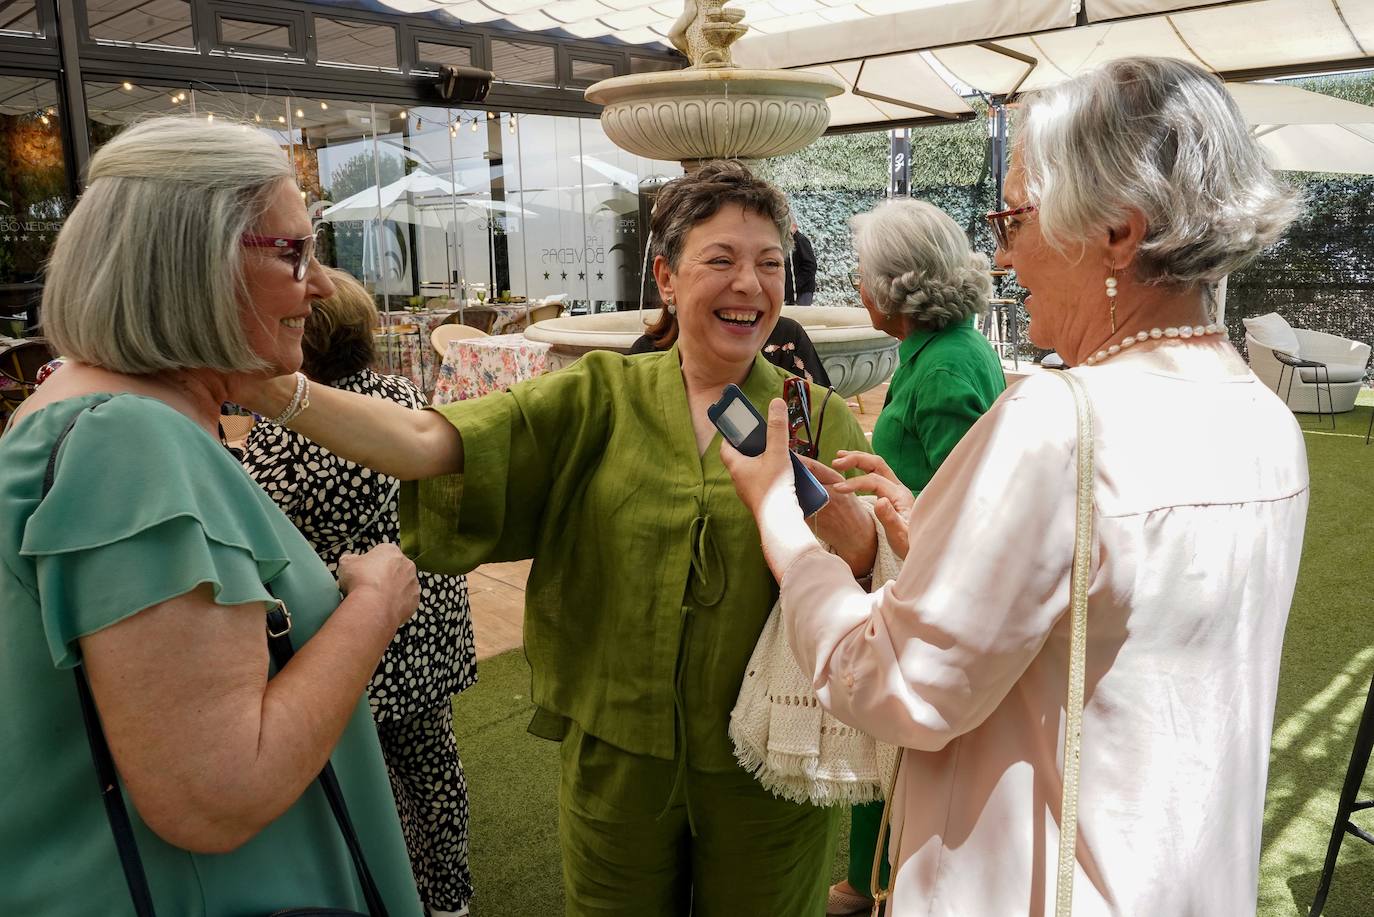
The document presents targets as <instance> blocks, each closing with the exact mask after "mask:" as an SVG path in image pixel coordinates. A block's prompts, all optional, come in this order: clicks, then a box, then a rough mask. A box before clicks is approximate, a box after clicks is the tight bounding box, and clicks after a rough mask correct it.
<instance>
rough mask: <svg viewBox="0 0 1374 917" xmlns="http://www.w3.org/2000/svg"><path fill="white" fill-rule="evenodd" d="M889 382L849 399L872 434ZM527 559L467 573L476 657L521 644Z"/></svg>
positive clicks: (482, 656)
mask: <svg viewBox="0 0 1374 917" xmlns="http://www.w3.org/2000/svg"><path fill="white" fill-rule="evenodd" d="M886 397H887V384H886V383H883V384H882V385H880V386H878V387H877V388H875V389H873V390H871V391H868V392H864V394H863V395H862V396H861V400H862V403H863V410H862V411H860V410H859V404H858V402H857V401H853V400H851V401H850V402H849V407H850V409H851V410H852V411H853V412H854V416H855V418H857V419H858V421H859V426H861V427H862V428H863V429H864V432H865V433H869V434H872V432H873V423H874V421H876V420H877V419H878V411H879V410H881V409H882V406H883V399H884V398H886ZM529 572H530V562H529V561H527V560H524V561H517V562H514V563H505V564H486V565H484V566H481V567H478V568H477V569H476V570H474V571H473V572H472V573H470V574H468V596H469V598H470V600H471V602H472V628H473V632H474V635H475V637H476V640H477V658H478V659H486V658H487V657H488V656H496V655H498V654H500V653H504V652H506V651H507V650H512V649H515V648H516V647H518V646H520V643H521V621H522V619H523V617H524V611H525V580H526V578H527V577H528V576H529Z"/></svg>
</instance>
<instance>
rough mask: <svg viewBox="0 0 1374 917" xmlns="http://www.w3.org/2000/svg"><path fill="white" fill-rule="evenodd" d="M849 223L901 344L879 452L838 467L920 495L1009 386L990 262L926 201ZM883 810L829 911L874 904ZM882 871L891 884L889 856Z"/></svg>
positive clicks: (866, 292) (860, 276)
mask: <svg viewBox="0 0 1374 917" xmlns="http://www.w3.org/2000/svg"><path fill="white" fill-rule="evenodd" d="M850 224H851V225H852V227H853V230H854V251H855V252H856V253H857V255H858V257H859V270H858V271H857V272H856V275H855V276H854V286H855V290H856V291H857V292H858V294H859V298H860V299H861V300H862V301H863V305H864V308H865V309H867V310H868V314H869V318H870V319H871V320H872V322H873V327H874V328H876V329H878V330H879V331H883V332H886V333H887V334H890V335H892V336H893V337H895V338H897V339H898V340H899V341H901V342H902V343H901V346H900V347H899V348H898V350H897V354H898V361H899V362H898V365H897V371H896V372H895V373H893V375H892V381H891V383H890V384H889V385H888V389H887V400H886V402H884V404H883V410H882V413H881V414H879V415H878V422H877V423H876V424H874V426H873V451H874V452H875V453H876V455H868V454H863V455H859V456H852V457H850V456H842V457H841V458H840V459H839V461H838V462H837V464H836V467H837V468H842V469H845V470H849V469H853V468H855V467H862V468H863V469H864V470H866V471H876V470H877V469H878V468H879V467H880V465H881V464H882V463H886V465H887V466H888V468H890V471H891V473H895V476H896V477H897V479H898V480H900V481H901V482H902V484H904V485H906V488H907V489H908V490H910V491H911V492H912V493H913V494H918V493H920V492H921V490H922V489H924V488H925V486H926V484H927V483H929V482H930V479H931V478H932V477H933V476H934V475H935V472H936V470H937V469H938V468H939V467H940V465H941V463H942V462H944V460H945V458H946V457H947V456H948V455H949V454H950V452H952V451H953V449H954V447H955V445H956V444H957V443H958V442H959V440H960V439H962V438H963V436H964V434H965V433H967V432H968V429H969V427H971V426H973V424H974V423H975V422H976V421H977V420H978V418H979V417H982V416H983V414H984V413H985V412H986V411H987V410H988V408H990V407H992V403H993V402H994V401H996V400H997V397H998V396H999V395H1001V394H1002V392H1003V391H1004V390H1005V389H1006V387H1007V382H1006V376H1005V375H1004V374H1003V372H1002V364H1001V362H1000V361H999V360H998V359H997V353H996V352H995V351H994V350H993V349H992V345H991V344H989V343H988V341H987V338H985V337H983V335H982V334H980V333H979V332H978V330H977V329H976V328H974V327H973V316H975V315H978V314H980V313H982V312H985V311H986V310H987V307H988V299H989V297H991V295H992V279H991V277H990V275H989V274H988V261H987V259H986V258H985V257H984V256H982V255H980V254H977V253H976V252H974V251H972V250H971V249H970V248H969V244H968V239H967V238H966V237H965V236H964V232H963V230H961V229H960V228H959V226H958V224H957V223H955V222H954V220H952V219H951V218H950V217H949V215H948V214H946V213H945V212H944V211H943V210H941V209H940V208H938V207H936V206H934V205H933V204H928V203H926V202H925V201H918V200H913V199H911V198H901V199H897V200H891V201H886V202H884V203H882V204H879V205H878V206H877V207H876V208H874V209H873V210H872V211H871V212H869V213H864V214H859V215H858V216H855V217H854V218H853V219H852V220H851V221H850ZM883 470H884V471H886V470H887V469H883ZM886 511H888V510H887V509H886V508H882V509H880V510H879V512H880V513H882V512H886ZM882 814H883V805H882V803H881V802H876V803H868V804H866V805H859V806H854V808H853V809H852V811H851V814H850V821H849V871H848V876H847V879H846V881H843V882H839V883H837V884H836V885H834V886H832V887H831V889H830V895H829V901H828V903H827V905H826V913H827V914H861V913H867V912H868V911H869V909H870V908H872V906H873V900H872V897H871V896H872V890H871V889H870V888H869V884H870V881H871V878H872V870H873V854H874V851H875V850H876V848H877V842H878V828H879V827H880V823H881V822H882ZM881 869H882V874H881V876H880V882H881V883H882V885H883V887H886V885H887V881H888V871H889V870H888V862H887V858H886V857H884V858H883V860H882V863H881Z"/></svg>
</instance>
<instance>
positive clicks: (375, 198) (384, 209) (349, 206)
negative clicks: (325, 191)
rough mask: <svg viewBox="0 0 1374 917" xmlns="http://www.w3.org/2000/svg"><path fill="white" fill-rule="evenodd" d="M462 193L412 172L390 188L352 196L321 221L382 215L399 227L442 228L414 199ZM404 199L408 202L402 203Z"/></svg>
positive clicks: (434, 177) (447, 183) (459, 188)
mask: <svg viewBox="0 0 1374 917" xmlns="http://www.w3.org/2000/svg"><path fill="white" fill-rule="evenodd" d="M462 190H463V189H462V186H461V185H455V184H454V183H453V182H451V181H447V180H445V179H442V178H440V177H439V176H437V175H431V174H429V173H428V172H411V173H410V174H409V175H406V176H403V177H401V178H399V179H397V180H396V181H394V182H392V183H391V184H389V185H383V186H382V187H381V188H380V189H379V188H378V187H377V186H376V185H373V186H372V187H371V188H364V189H363V190H362V191H359V192H358V193H357V194H352V195H349V196H348V197H346V198H344V199H343V200H341V201H339V202H338V203H337V204H335V205H334V206H333V207H330V208H329V209H328V210H326V211H324V213H322V214H320V219H322V220H328V221H330V222H342V221H348V220H375V219H377V216H378V214H379V211H380V214H381V217H382V219H386V220H395V221H397V222H399V223H424V224H425V225H442V224H437V223H432V222H431V221H429V220H427V219H425V218H424V217H423V216H422V215H421V213H420V210H419V208H418V207H417V206H416V202H415V201H414V200H413V199H414V198H416V197H424V196H426V195H434V194H443V195H446V196H448V197H452V196H454V195H456V194H458V193H459V192H461V191H462ZM402 197H405V198H406V200H405V201H402V200H401V198H402Z"/></svg>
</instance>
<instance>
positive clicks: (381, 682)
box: [243, 269, 477, 915]
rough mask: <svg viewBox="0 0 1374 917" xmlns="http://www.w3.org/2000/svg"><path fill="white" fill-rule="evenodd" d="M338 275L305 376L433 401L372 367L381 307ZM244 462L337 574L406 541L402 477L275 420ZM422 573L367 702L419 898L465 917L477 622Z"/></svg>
mask: <svg viewBox="0 0 1374 917" xmlns="http://www.w3.org/2000/svg"><path fill="white" fill-rule="evenodd" d="M329 273H330V277H331V279H332V280H333V281H334V285H335V287H336V288H337V292H336V293H335V294H334V295H333V296H332V297H330V298H329V299H327V300H323V301H320V302H317V303H315V307H314V310H313V311H312V313H311V315H310V318H309V319H307V320H306V324H305V338H304V341H303V342H302V347H303V350H304V352H305V361H304V364H303V365H302V367H301V368H302V370H303V371H304V372H305V374H306V375H308V376H309V377H310V378H311V379H315V380H319V381H321V382H327V383H329V384H330V385H332V386H334V387H335V388H341V389H345V390H347V391H352V392H359V393H361V394H364V395H370V396H372V397H375V398H389V399H390V400H392V401H396V402H399V403H401V404H404V405H407V406H409V407H419V406H421V405H423V404H424V401H425V398H424V394H423V393H422V392H421V391H420V390H419V389H418V388H417V387H416V386H415V385H414V383H412V382H411V381H410V380H408V379H404V378H401V377H399V376H386V375H381V374H379V373H376V372H373V371H372V370H371V369H369V368H368V367H369V365H370V364H371V363H372V359H373V343H372V330H373V327H374V326H375V324H376V320H377V310H376V306H375V305H374V304H373V301H372V297H371V296H370V295H369V294H368V293H367V291H366V290H365V289H363V287H362V285H361V284H359V283H358V281H356V280H354V279H353V278H352V277H350V276H349V275H347V274H345V273H343V272H342V271H335V270H332V269H330V270H329ZM243 461H244V464H245V465H246V466H247V468H248V472H249V474H251V475H252V476H253V479H254V480H255V481H257V482H258V484H259V486H261V487H262V489H263V490H265V491H266V492H267V494H268V495H269V496H270V497H271V498H272V499H273V500H274V501H275V502H276V503H277V505H278V506H280V507H281V509H282V511H283V512H284V513H286V515H287V516H288V517H289V518H290V519H291V521H292V522H293V523H295V525H296V527H297V528H298V529H300V531H301V533H302V534H303V535H305V537H306V538H307V539H308V540H309V541H310V543H311V544H313V545H314V546H315V550H316V551H317V552H318V553H319V555H320V557H321V558H322V559H323V560H324V562H325V563H326V564H328V565H329V569H330V571H331V572H332V571H334V570H335V568H336V566H337V564H338V561H339V557H340V556H341V555H343V554H345V553H362V552H364V551H366V550H367V549H368V548H370V547H372V546H373V545H375V544H378V543H380V542H383V541H390V542H393V543H399V542H400V527H399V524H398V522H397V518H396V507H397V500H398V492H399V482H398V481H397V480H396V479H395V478H392V477H388V476H386V475H383V474H378V473H377V472H375V471H372V470H371V469H369V468H364V467H362V466H361V465H356V464H354V463H353V462H348V461H345V460H343V459H341V458H339V457H338V456H336V455H335V454H334V453H332V452H330V451H329V450H327V449H325V448H323V447H321V446H317V445H315V444H314V443H312V442H310V441H309V440H307V439H305V438H304V437H302V436H301V435H300V434H298V433H292V432H291V431H290V430H287V429H285V428H283V427H278V426H276V425H275V424H271V423H267V422H260V423H258V424H257V425H256V426H255V427H254V428H253V430H252V432H251V433H249V435H248V442H247V449H246V454H245V456H244V459H243ZM419 576H420V608H419V610H418V611H417V612H416V613H415V616H414V617H413V618H411V620H410V622H409V623H408V624H406V625H405V626H403V627H402V628H401V629H400V630H399V631H398V632H397V633H396V637H395V639H393V640H392V641H391V645H390V646H389V647H388V648H387V651H386V655H385V656H383V657H382V661H381V663H380V664H379V665H378V666H377V671H376V673H375V674H374V675H373V677H372V684H371V685H370V686H369V689H368V694H369V698H370V704H371V707H372V716H373V719H375V720H376V721H377V732H378V734H379V735H380V737H381V742H382V752H383V754H384V756H385V758H386V764H387V770H388V772H389V774H390V776H391V788H392V792H393V793H394V794H395V796H396V805H397V808H398V809H399V810H400V816H401V827H402V828H403V829H404V832H405V839H406V847H407V848H408V850H409V852H410V862H411V867H412V869H413V870H414V872H415V882H416V885H417V886H418V887H419V889H420V895H421V897H422V898H423V899H424V902H425V906H426V907H427V908H428V909H429V911H430V913H431V914H434V915H450V914H452V915H461V914H465V913H467V905H468V901H469V900H470V899H471V897H472V876H471V873H470V871H469V869H468V830H467V823H468V793H467V783H466V782H465V781H464V779H463V766H462V763H461V762H460V761H459V759H458V748H457V745H456V744H455V742H454V738H453V706H452V697H453V695H454V694H457V693H458V692H459V691H462V690H463V689H464V688H466V687H468V686H469V685H471V684H472V683H473V682H474V681H476V677H477V665H476V659H475V653H474V648H473V639H472V619H471V614H470V611H469V608H468V589H467V580H466V579H465V578H464V577H462V576H443V575H440V574H436V573H421V574H420V575H419Z"/></svg>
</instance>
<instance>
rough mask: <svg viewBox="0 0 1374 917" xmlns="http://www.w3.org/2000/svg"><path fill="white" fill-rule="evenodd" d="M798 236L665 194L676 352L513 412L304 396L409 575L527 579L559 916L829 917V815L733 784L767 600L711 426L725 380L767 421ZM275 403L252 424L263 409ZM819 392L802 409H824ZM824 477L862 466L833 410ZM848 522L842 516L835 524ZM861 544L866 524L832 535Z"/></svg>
mask: <svg viewBox="0 0 1374 917" xmlns="http://www.w3.org/2000/svg"><path fill="white" fill-rule="evenodd" d="M789 223H790V220H789V216H788V210H787V204H786V202H785V200H784V199H783V197H782V195H781V194H780V193H779V192H778V191H777V189H775V188H773V187H772V186H771V185H768V184H767V183H766V182H763V181H760V180H759V179H757V178H755V177H754V176H753V175H751V174H750V173H749V172H748V171H747V170H746V169H744V168H743V167H742V166H740V165H739V164H737V163H708V164H706V165H705V166H703V167H702V168H701V169H700V170H699V171H698V172H696V173H694V174H692V175H689V176H686V177H684V178H681V179H678V180H676V181H674V182H672V183H670V184H669V185H667V186H666V187H665V188H664V189H663V191H662V192H660V195H659V198H658V202H657V206H656V208H655V211H654V216H653V237H654V240H655V244H656V248H655V258H654V276H655V279H656V280H657V282H658V287H659V290H660V293H661V294H662V296H663V300H664V302H665V303H667V308H668V310H669V312H670V314H672V315H674V316H675V318H676V321H677V323H678V330H679V334H678V339H677V343H676V344H675V345H674V346H673V347H671V348H670V349H668V350H665V351H662V352H659V353H651V354H641V355H637V356H628V357H627V356H622V355H620V354H615V353H609V352H593V353H590V354H588V355H587V356H585V357H583V358H582V359H581V360H580V361H578V362H577V363H576V364H574V365H573V366H571V367H568V368H567V369H564V370H561V371H559V372H556V373H552V374H549V375H546V376H543V377H540V378H538V379H535V380H532V381H530V382H525V383H521V384H519V385H516V386H514V387H513V388H512V389H511V390H510V391H508V392H503V393H498V394H494V395H490V396H488V397H486V398H482V399H479V400H476V401H468V402H461V403H458V404H453V405H448V406H445V407H443V408H440V409H438V410H429V411H407V410H405V409H403V408H400V407H398V406H397V407H393V406H391V405H384V404H379V403H378V402H377V401H376V400H375V399H367V398H361V397H359V396H357V395H352V394H349V393H344V392H336V391H332V390H329V389H325V388H322V387H315V388H314V389H313V390H312V396H311V406H310V408H309V410H307V411H305V412H303V413H302V414H301V415H300V416H299V417H298V418H296V420H295V421H294V423H293V424H292V428H293V429H295V430H297V431H299V432H301V433H304V434H305V435H306V436H308V437H310V438H312V439H314V440H316V441H317V442H320V443H321V444H323V445H325V446H326V447H327V448H329V449H331V450H332V451H334V452H335V453H337V454H340V455H344V456H346V457H348V458H350V459H353V460H354V461H358V462H360V463H361V464H364V465H368V466H370V467H373V468H376V469H378V470H380V471H383V472H385V473H387V474H391V475H394V476H396V477H399V478H402V479H403V480H416V479H419V484H418V485H410V486H409V489H408V492H406V493H405V494H404V500H403V504H402V511H401V530H402V543H403V546H404V547H405V549H406V552H407V553H408V554H410V555H411V556H412V557H413V558H415V560H416V563H417V564H419V566H420V567H421V568H422V569H428V570H434V571H437V572H447V573H461V572H465V571H468V570H471V569H472V568H473V567H476V566H477V565H478V564H481V563H485V562H488V561H505V560H515V559H519V558H533V560H534V562H533V564H532V566H531V570H530V577H529V581H528V585H527V592H526V611H525V649H526V654H527V656H528V658H529V661H530V666H531V669H532V670H533V699H534V703H535V706H536V712H535V716H534V719H533V722H532V723H531V724H530V731H531V732H533V733H535V734H536V735H539V736H543V737H546V738H550V739H555V740H560V741H561V742H562V768H561V778H560V796H559V799H560V805H559V829H560V841H561V847H562V854H563V877H564V882H563V884H564V892H565V901H566V910H567V913H568V914H574V915H583V914H596V915H626V917H631V915H633V917H643V915H676V914H683V915H685V914H688V913H691V914H693V915H697V917H734V915H738V914H769V915H787V917H804V915H817V917H819V915H820V914H821V913H822V912H823V911H824V905H825V889H826V881H825V876H824V870H825V867H826V864H827V863H829V862H830V861H831V857H832V856H833V849H834V842H835V839H836V835H837V818H836V816H837V812H836V811H835V810H834V809H829V810H827V809H820V808H815V807H812V806H809V805H797V804H795V803H791V802H787V801H784V800H781V799H778V798H776V797H773V796H771V795H769V794H768V792H767V791H765V790H764V789H763V788H762V787H761V786H760V785H759V784H758V783H757V782H756V781H755V780H754V779H753V778H752V777H751V776H750V775H749V774H748V773H746V772H745V771H744V770H743V769H741V768H740V767H739V765H738V764H737V762H736V760H735V757H734V753H733V749H732V746H731V743H730V740H729V738H728V735H727V726H728V722H729V716H730V710H731V708H732V707H733V705H734V703H735V699H736V697H737V695H738V692H739V687H740V682H741V680H742V679H743V676H744V674H745V666H746V664H747V662H748V660H749V656H750V653H751V652H752V650H753V648H754V644H755V643H756V642H757V640H758V636H759V633H760V631H761V630H762V628H763V624H764V622H765V620H766V619H767V617H768V612H769V610H770V608H771V607H772V605H773V603H774V601H775V600H776V598H777V584H776V582H775V581H774V580H773V577H772V575H771V574H770V573H769V572H768V569H767V568H766V567H765V565H764V561H763V555H762V553H761V551H760V548H759V540H758V532H757V528H756V527H755V525H754V522H753V519H752V517H751V516H750V514H749V513H748V511H746V510H745V508H744V506H743V505H742V504H741V503H740V502H739V499H738V498H737V497H736V496H735V492H734V488H733V486H732V485H731V482H730V479H729V476H728V475H727V474H726V471H725V468H724V466H723V465H722V464H721V460H720V455H719V438H718V435H717V433H716V430H715V428H714V426H713V425H712V424H711V422H710V420H709V419H708V418H707V414H706V408H707V406H708V405H710V404H711V403H713V402H714V401H716V400H717V399H718V398H719V397H720V394H721V390H722V389H723V388H724V386H726V385H727V384H730V383H735V384H737V385H739V386H740V388H742V389H743V390H744V393H745V394H746V395H747V396H748V398H749V399H750V401H751V402H752V403H753V404H754V405H755V406H757V407H758V408H760V410H762V409H764V408H766V406H767V404H768V402H769V400H770V399H772V398H774V397H777V396H779V395H780V394H781V393H782V384H783V381H784V380H785V379H786V378H788V374H787V373H785V372H784V371H783V370H781V369H778V368H777V367H775V366H772V365H771V364H769V363H768V362H767V361H766V360H764V359H763V357H761V356H760V355H759V350H760V348H761V347H762V345H763V343H764V341H765V340H767V338H768V335H769V332H770V331H771V330H772V328H773V324H774V322H775V321H776V320H777V317H778V314H779V311H780V309H781V305H782V293H783V262H784V259H785V258H786V255H787V245H788V242H789V238H790V237H789V234H788V232H787V229H788V226H789ZM293 385H294V383H292V382H291V380H289V379H282V380H275V381H274V383H273V384H272V385H271V386H269V387H267V388H265V389H264V390H263V391H262V392H260V393H259V394H260V397H259V401H258V403H257V404H256V405H255V407H257V408H259V409H260V410H263V411H269V412H270V411H277V410H281V407H282V405H283V404H285V403H286V400H287V398H288V396H289V395H290V392H291V390H292V388H293ZM824 394H825V391H824V389H819V388H813V403H814V404H816V405H821V404H822V403H824V402H825V399H824ZM824 418H825V419H824V421H823V430H822V433H821V437H820V451H821V458H822V459H824V460H826V461H829V460H831V459H833V458H834V456H835V453H836V451H837V450H839V449H862V448H864V444H865V440H864V436H863V433H862V432H861V431H860V429H859V426H858V424H857V422H856V421H855V420H854V418H853V415H851V414H850V413H849V411H848V409H847V408H846V406H845V404H844V401H843V399H840V398H831V399H829V402H828V403H827V404H826V406H825V408H824ZM847 505H848V501H846V506H847ZM820 524H821V525H822V526H823V527H826V528H835V529H838V528H840V527H849V528H852V529H856V530H860V531H862V530H863V529H864V527H865V526H866V527H867V529H866V534H867V537H866V538H854V539H850V538H839V537H838V536H837V537H836V541H837V542H838V541H843V542H846V543H855V544H856V545H857V547H855V548H854V549H852V550H853V554H852V556H847V557H846V558H845V559H846V560H847V561H848V562H849V563H850V565H851V568H852V569H853V571H854V573H855V574H856V575H857V576H864V575H867V574H868V573H869V571H870V570H871V567H872V562H873V554H874V551H875V550H876V534H875V531H874V525H873V522H872V518H871V516H868V517H865V518H838V517H837V518H826V519H824V520H822V521H821V523H820Z"/></svg>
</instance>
